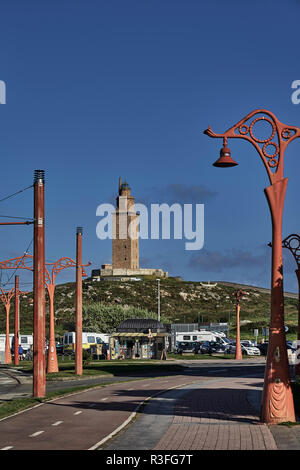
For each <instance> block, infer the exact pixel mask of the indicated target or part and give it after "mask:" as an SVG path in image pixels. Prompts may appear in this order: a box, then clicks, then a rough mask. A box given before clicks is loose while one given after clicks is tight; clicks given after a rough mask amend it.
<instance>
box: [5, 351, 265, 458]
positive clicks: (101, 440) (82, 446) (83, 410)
mask: <svg viewBox="0 0 300 470" xmlns="http://www.w3.org/2000/svg"><path fill="white" fill-rule="evenodd" d="M183 364H184V367H185V369H184V372H183V373H181V374H180V375H170V376H161V377H156V378H144V379H143V380H140V379H139V380H133V379H134V377H132V376H130V377H117V378H116V379H115V380H117V381H118V382H119V381H121V380H122V382H121V383H113V384H110V385H106V386H105V387H99V388H96V389H91V390H88V391H85V392H80V393H76V394H72V395H69V396H65V397H63V398H60V399H56V400H54V401H51V402H47V403H44V404H41V405H38V406H37V407H35V408H33V409H31V410H27V411H25V412H22V413H19V414H17V415H15V416H13V417H10V418H7V419H4V420H2V421H0V449H5V450H10V449H12V450H24V449H27V450H76V449H78V450H86V449H101V448H105V447H107V446H108V445H110V446H111V445H112V446H113V445H114V444H113V443H114V441H115V439H116V437H115V436H116V435H117V432H116V431H121V428H122V426H124V423H125V424H126V423H127V421H129V420H131V419H132V418H134V417H135V415H134V413H135V412H136V411H137V408H138V407H139V406H141V405H142V404H143V402H144V401H145V400H147V399H149V398H150V397H154V396H156V397H157V399H155V400H154V401H153V403H156V408H155V409H153V412H151V407H150V408H149V405H146V406H145V407H144V408H143V409H144V410H148V411H147V415H148V416H150V419H151V416H153V417H154V416H157V415H159V416H160V418H161V419H160V420H159V426H158V427H157V426H156V427H157V429H159V430H160V434H161V433H162V432H164V430H165V429H166V426H167V425H168V422H169V421H168V419H169V417H170V406H171V405H172V404H171V402H172V400H173V402H174V399H176V397H178V396H179V395H182V394H183V393H185V391H188V390H189V386H192V385H191V384H196V383H201V382H203V385H204V383H205V382H207V381H209V380H210V379H211V378H215V377H219V378H220V379H222V378H224V377H226V378H228V377H257V378H262V377H263V374H264V366H265V362H264V360H263V358H259V359H257V360H254V359H253V360H252V359H251V360H244V361H241V362H240V361H231V360H226V361H225V360H222V361H221V360H219V361H218V360H216V361H215V360H214V361H205V362H204V361H203V362H202V361H201V362H200V361H183ZM1 379H3V380H5V377H3V375H1V374H0V385H1V390H2V391H3V387H6V391H7V392H9V393H16V391H17V390H18V393H20V394H23V396H25V394H27V393H28V389H29V393H31V385H30V384H24V385H20V384H19V385H16V384H9V383H2V384H1ZM6 380H8V379H6ZM98 380H99V379H98ZM107 380H109V381H112V379H107ZM126 380H130V381H126ZM76 382H78V381H76ZM83 383H85V384H90V383H93V384H95V383H96V381H95V379H93V380H85V381H84V382H83V381H82V380H81V381H80V384H81V385H82V384H83ZM99 383H103V382H99ZM74 385H75V383H74V381H70V382H60V383H49V384H47V390H48V391H49V390H53V389H54V388H56V389H58V388H60V389H62V388H64V389H66V388H68V387H74ZM174 387H180V390H178V392H176V391H175V388H174ZM183 387H185V389H183ZM167 390H168V392H167V395H161V397H160V398H158V397H159V396H160V394H161V393H162V392H164V391H167ZM170 400H171V401H170ZM151 402H152V400H151ZM149 403H150V402H149ZM164 404H168V406H169V408H168V406H167V407H165V406H164ZM151 406H152V403H151ZM149 410H150V411H149ZM157 410H158V411H157ZM130 426H132V424H130V425H129V429H130ZM149 429H150V428H149ZM113 433H115V434H114V436H112V434H113ZM159 437H160V436H159V435H158V434H157V435H156V436H155V435H154V434H153V432H151V433H149V434H148V438H149V439H150V438H151V439H152V440H153V442H154V440H155V439H156V440H157V439H158V438H159ZM118 438H119V439H120V438H121V439H122V434H120V435H119V437H118ZM153 442H150V443H149V445H150V448H151V445H152V443H153ZM125 445H126V443H125ZM144 445H145V443H144Z"/></svg>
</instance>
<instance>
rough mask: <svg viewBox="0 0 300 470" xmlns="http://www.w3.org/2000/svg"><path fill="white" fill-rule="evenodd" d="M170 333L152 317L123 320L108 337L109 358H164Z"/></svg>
mask: <svg viewBox="0 0 300 470" xmlns="http://www.w3.org/2000/svg"><path fill="white" fill-rule="evenodd" d="M169 337H170V333H168V332H167V330H166V328H165V327H164V325H163V324H162V323H161V322H159V321H157V320H154V319H153V318H130V319H128V320H124V321H123V322H122V323H120V325H119V326H118V327H117V329H116V332H115V333H114V334H113V335H111V337H110V357H111V359H166V351H167V349H168V347H169Z"/></svg>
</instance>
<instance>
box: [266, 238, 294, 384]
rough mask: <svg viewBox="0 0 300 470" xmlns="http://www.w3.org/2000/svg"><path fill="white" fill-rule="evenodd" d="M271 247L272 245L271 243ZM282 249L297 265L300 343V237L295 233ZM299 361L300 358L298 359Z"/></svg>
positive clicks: (285, 240)
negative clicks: (285, 250)
mask: <svg viewBox="0 0 300 470" xmlns="http://www.w3.org/2000/svg"><path fill="white" fill-rule="evenodd" d="M270 245H271V243H270ZM282 247H283V248H287V249H288V250H289V251H290V252H291V253H292V255H293V256H294V259H295V261H296V263H297V269H296V271H295V272H296V276H297V279H298V334H297V340H298V342H300V236H299V235H296V234H295V233H293V234H292V235H289V236H288V237H286V238H285V239H284V240H283V241H282ZM297 359H298V358H297ZM295 375H300V363H299V362H297V361H296V363H295Z"/></svg>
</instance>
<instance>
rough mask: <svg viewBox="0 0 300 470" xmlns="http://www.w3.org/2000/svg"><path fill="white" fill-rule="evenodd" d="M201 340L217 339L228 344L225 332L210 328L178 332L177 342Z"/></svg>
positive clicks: (218, 341) (216, 340)
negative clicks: (217, 331) (209, 329)
mask: <svg viewBox="0 0 300 470" xmlns="http://www.w3.org/2000/svg"><path fill="white" fill-rule="evenodd" d="M198 341H199V342H200V341H215V342H217V343H221V344H224V345H226V344H227V341H226V337H225V335H224V333H216V332H215V331H208V330H194V331H187V332H184V331H178V332H176V342H178V343H182V342H186V343H189V342H191V343H192V342H198Z"/></svg>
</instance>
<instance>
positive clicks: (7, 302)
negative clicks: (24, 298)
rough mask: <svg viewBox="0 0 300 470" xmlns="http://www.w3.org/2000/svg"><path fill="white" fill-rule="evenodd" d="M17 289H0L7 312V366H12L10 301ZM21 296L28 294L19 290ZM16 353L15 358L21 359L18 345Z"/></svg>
mask: <svg viewBox="0 0 300 470" xmlns="http://www.w3.org/2000/svg"><path fill="white" fill-rule="evenodd" d="M15 292H16V290H15V287H13V288H12V289H10V290H9V291H7V292H5V291H4V290H3V289H2V287H0V300H1V301H2V303H3V305H4V306H5V311H6V328H5V332H6V336H5V364H11V362H12V360H11V351H10V344H9V313H10V301H11V299H12V298H13V297H14V295H15ZM19 293H21V294H27V293H28V292H21V291H20V290H19V289H18V291H17V295H19ZM14 353H15V356H16V355H17V356H18V357H19V347H18V349H17V350H16V345H15V348H14Z"/></svg>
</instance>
